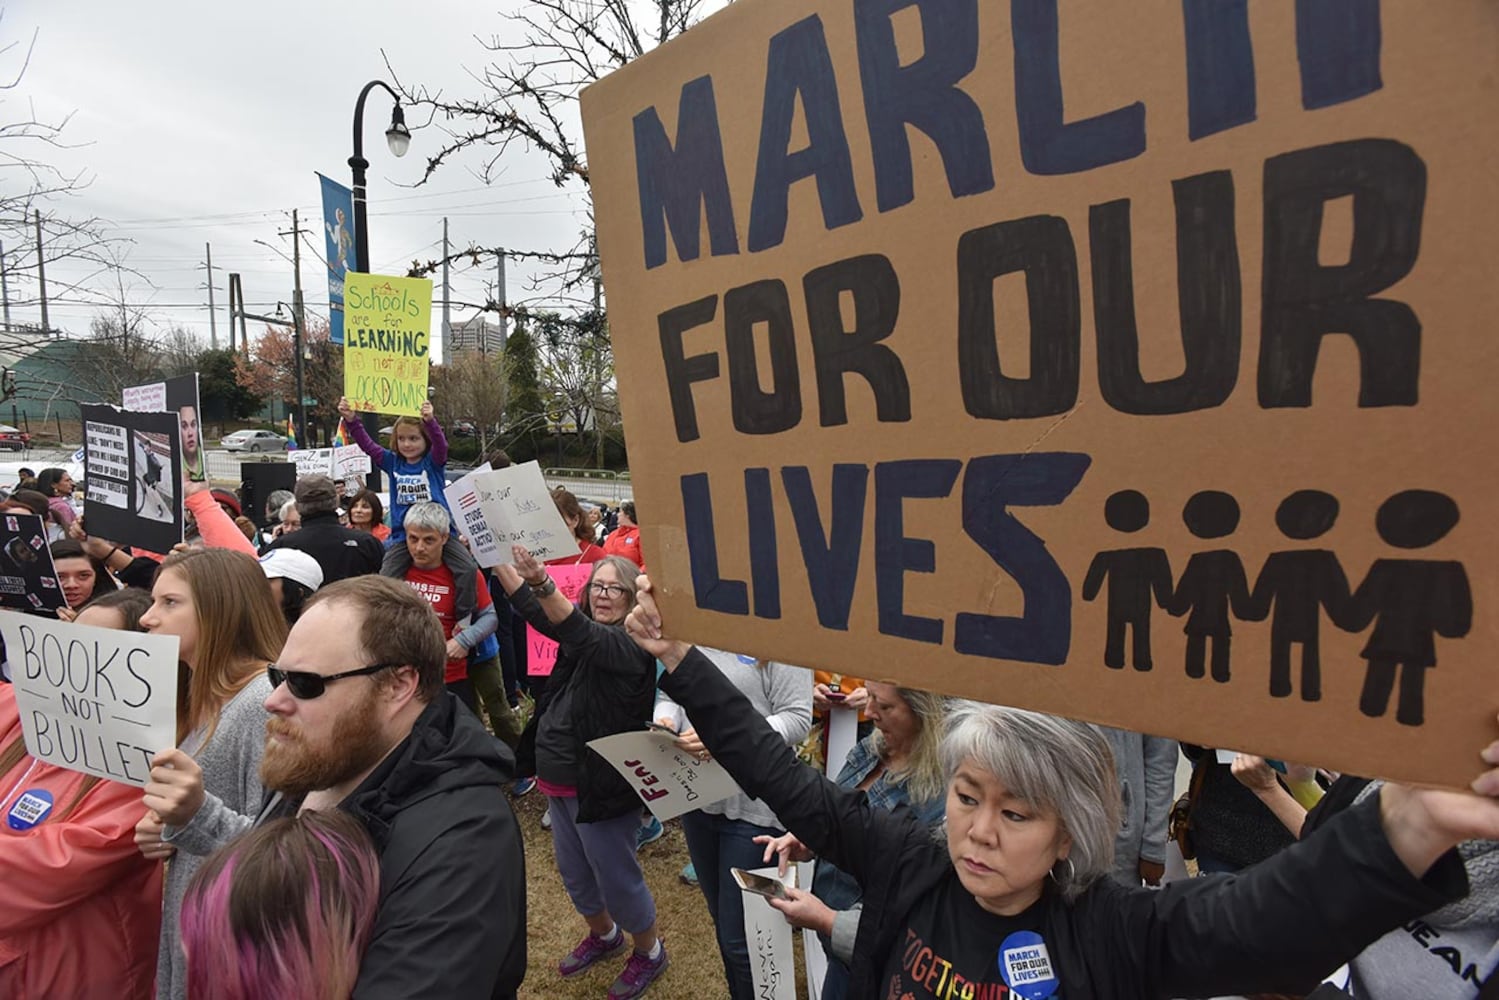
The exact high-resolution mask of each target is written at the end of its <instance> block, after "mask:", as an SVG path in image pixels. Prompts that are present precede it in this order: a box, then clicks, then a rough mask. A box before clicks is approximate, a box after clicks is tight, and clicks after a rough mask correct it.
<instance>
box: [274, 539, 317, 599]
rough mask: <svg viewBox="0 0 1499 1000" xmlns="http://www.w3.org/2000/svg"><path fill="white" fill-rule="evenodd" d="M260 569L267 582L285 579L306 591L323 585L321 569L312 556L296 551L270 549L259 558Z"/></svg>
mask: <svg viewBox="0 0 1499 1000" xmlns="http://www.w3.org/2000/svg"><path fill="white" fill-rule="evenodd" d="M260 568H261V569H263V570H265V578H266V579H267V580H275V579H277V578H278V577H285V578H286V579H288V580H292V581H295V582H296V583H300V584H301V585H302V586H304V587H306V588H307V589H308V590H317V589H318V588H319V587H321V586H322V585H323V567H321V566H319V565H318V562H317V560H316V559H314V558H312V556H310V555H308V554H307V553H305V552H300V551H298V550H297V549H272V550H271V551H269V552H267V553H266V554H265V555H263V556H261V557H260Z"/></svg>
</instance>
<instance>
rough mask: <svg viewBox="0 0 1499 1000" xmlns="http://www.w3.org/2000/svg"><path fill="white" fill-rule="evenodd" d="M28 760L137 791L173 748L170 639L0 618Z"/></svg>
mask: <svg viewBox="0 0 1499 1000" xmlns="http://www.w3.org/2000/svg"><path fill="white" fill-rule="evenodd" d="M0 634H3V635H4V637H5V652H6V656H7V658H8V659H9V660H10V667H11V680H12V681H13V683H14V684H15V692H16V704H17V706H18V707H19V709H20V711H21V730H22V732H23V734H24V735H25V738H26V749H27V751H28V752H29V753H30V754H31V755H32V756H33V757H35V758H37V759H38V760H44V761H46V762H47V763H49V764H56V765H57V766H58V767H65V768H68V769H69V770H72V771H81V772H83V773H84V774H92V775H94V776H96V777H99V778H108V779H109V780H111V781H122V782H125V783H126V784H130V785H142V786H144V785H145V783H146V780H147V778H148V777H149V775H150V771H151V758H152V756H154V755H155V754H156V753H158V752H160V751H162V750H165V749H167V748H168V747H173V746H176V745H177V637H176V636H163V635H147V634H146V633H144V632H121V631H117V630H115V629H105V628H95V627H93V626H91V625H75V624H71V623H68V622H60V621H49V620H47V619H45V618H36V617H33V616H30V615H23V614H17V613H16V612H14V611H4V612H0Z"/></svg>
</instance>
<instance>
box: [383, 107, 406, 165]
mask: <svg viewBox="0 0 1499 1000" xmlns="http://www.w3.org/2000/svg"><path fill="white" fill-rule="evenodd" d="M385 142H386V144H387V145H388V146H390V151H391V152H392V153H393V154H395V155H396V156H405V155H406V150H408V149H410V148H411V130H410V129H408V128H407V127H406V113H405V112H404V111H402V110H401V105H400V103H399V102H397V104H396V106H395V107H394V108H392V109H391V112H390V128H388V129H386V130H385Z"/></svg>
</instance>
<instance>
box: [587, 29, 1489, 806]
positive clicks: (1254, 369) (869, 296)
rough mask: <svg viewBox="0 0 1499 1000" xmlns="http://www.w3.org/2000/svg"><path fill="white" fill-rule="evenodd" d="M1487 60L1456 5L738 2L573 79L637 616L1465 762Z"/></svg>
mask: <svg viewBox="0 0 1499 1000" xmlns="http://www.w3.org/2000/svg"><path fill="white" fill-rule="evenodd" d="M944 10H947V8H944ZM1496 74H1499V7H1496V6H1495V4H1493V3H1492V2H1489V0H1452V2H1449V3H1444V4H1442V5H1441V16H1440V17H1433V16H1431V11H1430V10H1429V9H1428V8H1427V6H1425V5H1422V4H1413V3H1401V4H1396V3H1383V4H1381V3H1326V4H1312V3H1306V4H1301V3H1298V4H1274V3H1268V4H1243V3H1223V4H1199V3H1189V4H1182V3H1179V2H1176V0H1142V2H1140V3H1132V4H1117V3H1105V2H1102V0H1078V2H1075V3H1069V4H1056V3H1046V2H1032V0H1011V2H1007V3H989V4H981V3H978V2H977V0H959V2H958V3H957V4H956V5H955V6H952V8H951V10H950V11H948V12H947V13H946V14H944V15H943V16H942V17H940V18H939V17H938V16H937V15H936V14H935V13H934V12H933V11H932V10H929V9H928V8H927V7H926V6H925V5H918V6H907V7H899V8H895V7H889V6H882V7H881V6H876V7H870V6H868V5H860V4H847V3H834V2H831V0H744V2H740V3H735V4H732V5H730V6H729V7H727V8H725V9H724V10H722V11H721V12H719V13H717V14H715V15H714V16H712V17H710V18H708V19H707V20H705V21H704V22H702V23H701V24H700V25H698V26H697V27H694V28H693V29H692V30H691V31H690V32H688V33H687V34H686V35H685V36H684V37H682V38H680V39H677V40H675V41H673V42H671V43H669V44H667V45H664V46H662V47H661V48H659V49H657V50H655V51H653V52H650V53H648V54H646V55H645V56H644V57H642V58H640V59H638V60H636V61H634V62H632V63H631V64H629V65H628V66H625V67H624V68H623V69H621V70H618V71H616V72H615V73H614V74H612V75H611V76H609V77H607V78H605V79H604V80H602V81H601V82H599V83H597V84H594V85H593V86H592V87H590V88H589V89H588V90H587V91H585V92H584V94H583V104H582V111H583V119H584V127H585V131H586V135H587V141H588V154H589V162H590V163H591V164H593V165H594V168H595V169H594V172H593V173H592V175H591V177H592V194H593V198H594V207H595V210H596V212H597V222H598V240H599V249H600V254H601V260H602V265H603V274H604V281H605V287H606V291H607V293H608V302H609V321H610V329H611V330H612V335H613V342H614V351H615V363H616V373H617V377H618V383H619V389H620V399H621V406H622V414H623V422H624V426H625V428H626V434H627V436H628V445H629V449H630V457H631V460H632V464H633V465H634V467H635V469H636V470H638V471H637V472H636V474H635V476H634V480H633V486H634V489H635V491H636V495H637V497H638V499H639V501H640V509H641V511H642V512H643V514H644V518H643V525H642V527H643V529H644V530H643V531H642V535H643V536H644V538H645V543H646V547H647V552H646V556H647V562H648V564H649V565H650V567H651V569H652V571H653V572H652V575H653V577H654V578H655V579H656V581H657V582H658V585H659V586H660V588H661V594H662V598H663V602H664V611H665V614H666V619H667V621H668V622H669V623H670V624H671V627H672V629H673V630H674V631H675V632H676V633H677V634H679V635H683V636H691V637H692V638H693V639H695V640H697V641H701V642H704V643H708V644H712V645H714V646H718V647H721V648H725V649H735V650H743V651H744V652H746V653H751V654H754V655H756V656H764V657H777V658H782V659H787V660H791V661H794V662H797V663H807V664H815V665H817V666H819V667H823V668H826V669H831V670H850V671H859V670H862V671H865V672H866V673H867V671H868V668H869V665H870V664H871V663H876V664H881V665H883V666H882V669H884V670H886V671H887V672H888V673H889V675H890V679H896V680H901V681H905V682H909V683H913V684H919V685H920V686H922V687H928V688H934V689H937V690H940V691H943V692H947V693H951V694H959V695H966V696H970V697H974V698H980V699H984V700H988V701H999V702H1007V703H1011V704H1016V705H1020V706H1024V707H1027V708H1033V709H1039V710H1043V711H1049V712H1055V713H1060V714H1064V715H1070V716H1074V717H1079V718H1083V719H1089V720H1092V721H1096V722H1101V723H1107V724H1110V725H1115V726H1121V727H1125V728H1128V729H1133V730H1137V731H1142V732H1148V733H1159V734H1162V735H1170V736H1175V737H1178V738H1182V739H1187V740H1191V741H1194V742H1197V743H1203V744H1206V745H1209V746H1222V745H1230V746H1244V747H1251V748H1254V749H1256V750H1259V751H1261V752H1263V753H1265V754H1266V755H1267V756H1272V757H1277V758H1280V759H1284V760H1293V761H1299V762H1300V761H1304V762H1307V763H1314V764H1319V765H1323V766H1327V767H1331V768H1334V769H1337V770H1341V771H1348V772H1351V773H1357V774H1375V775H1379V776H1383V777H1389V778H1397V779H1407V780H1421V781H1433V782H1439V783H1443V784H1448V785H1453V786H1466V784H1467V783H1468V782H1469V781H1470V780H1471V779H1472V778H1473V777H1475V776H1476V773H1477V768H1478V766H1479V762H1478V758H1477V756H1476V755H1477V752H1478V750H1479V749H1480V748H1482V747H1483V746H1485V745H1487V744H1488V743H1489V742H1490V741H1491V740H1492V739H1494V737H1495V735H1496V732H1499V729H1496V725H1495V713H1496V709H1499V694H1496V692H1499V662H1496V661H1495V659H1494V657H1493V656H1492V655H1490V651H1491V650H1492V649H1493V648H1494V645H1495V640H1496V639H1499V615H1496V610H1499V522H1495V521H1494V519H1493V518H1492V517H1490V516H1489V510H1490V508H1491V506H1492V497H1493V493H1494V489H1495V485H1496V480H1499V474H1496V472H1495V470H1496V468H1499V465H1496V463H1495V462H1494V461H1492V447H1491V445H1490V444H1489V441H1488V436H1487V433H1486V429H1487V428H1490V427H1493V426H1499V394H1496V393H1495V392H1494V391H1493V384H1494V382H1495V379H1496V377H1499V339H1496V338H1495V337H1494V336H1493V335H1492V331H1491V330H1490V329H1489V325H1490V323H1489V317H1491V316H1492V315H1494V314H1495V312H1496V308H1499V285H1496V284H1495V282H1494V281H1493V276H1492V273H1491V272H1492V262H1493V261H1494V260H1495V259H1496V258H1499V193H1496V191H1495V188H1494V185H1493V183H1492V178H1493V164H1494V163H1495V162H1496V159H1499V131H1496V130H1494V129H1492V128H1487V127H1480V125H1479V122H1480V121H1485V120H1487V116H1488V114H1489V112H1490V111H1491V109H1492V107H1493V93H1492V89H1491V87H1490V85H1489V81H1491V80H1493V79H1494V78H1495V76H1496Z"/></svg>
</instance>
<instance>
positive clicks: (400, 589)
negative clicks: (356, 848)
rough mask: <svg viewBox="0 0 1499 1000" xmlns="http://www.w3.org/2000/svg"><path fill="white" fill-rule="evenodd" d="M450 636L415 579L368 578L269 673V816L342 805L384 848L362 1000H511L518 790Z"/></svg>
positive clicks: (297, 637)
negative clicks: (470, 697)
mask: <svg viewBox="0 0 1499 1000" xmlns="http://www.w3.org/2000/svg"><path fill="white" fill-rule="evenodd" d="M446 661H447V654H446V641H445V637H444V635H443V632H442V627H441V625H439V624H438V620H437V616H436V615H435V614H434V613H433V611H432V608H431V606H430V604H429V603H428V602H427V601H426V600H425V599H423V598H422V597H421V596H420V595H419V594H417V593H416V592H415V591H414V590H412V589H411V588H410V587H408V586H407V585H406V584H405V583H402V582H400V581H398V580H392V579H387V578H384V577H379V576H359V577H354V578H351V579H347V580H342V581H339V582H337V583H334V584H331V585H330V586H328V587H325V588H324V589H322V590H320V591H318V593H317V594H316V595H314V596H313V597H312V599H311V600H309V601H308V603H307V605H306V607H305V608H304V610H303V612H302V617H301V618H300V619H298V621H297V624H296V626H295V627H294V628H293V629H292V631H291V634H290V635H289V636H288V637H287V640H286V646H285V648H284V649H283V651H282V654H281V660H280V662H279V663H277V664H276V665H275V666H273V667H271V668H270V671H269V672H270V677H271V683H272V684H273V685H275V689H274V690H273V691H272V692H271V694H270V697H268V698H267V699H266V702H265V707H266V711H268V712H270V713H271V718H270V720H269V721H268V722H267V723H266V732H267V739H266V747H265V757H264V760H263V761H262V764H261V782H262V784H264V786H265V788H266V789H267V790H268V791H270V792H272V793H273V794H272V795H271V798H270V799H269V800H268V802H267V804H266V807H265V809H264V810H263V811H262V813H261V817H260V820H259V821H258V822H265V821H266V820H268V819H271V818H274V817H277V816H291V815H295V814H297V813H300V812H302V811H303V810H307V809H319V810H326V809H342V810H343V811H345V812H347V813H349V814H351V815H353V816H355V817H357V818H358V819H359V820H360V821H361V822H363V823H364V825H365V827H366V828H367V829H368V830H369V832H370V836H371V837H372V838H373V839H374V841H375V846H376V848H377V849H378V851H379V853H380V910H379V914H378V916H377V917H376V920H375V931H374V936H373V937H372V939H371V941H370V945H369V949H368V950H367V951H366V952H365V955H364V961H363V963H362V964H361V966H360V970H359V981H358V985H356V986H355V988H354V997H355V998H356V1000H370V998H385V997H390V998H397V997H402V998H405V997H414V996H434V997H444V998H448V997H454V998H472V1000H490V998H493V1000H502V998H513V997H514V996H515V995H516V991H517V990H518V989H519V988H520V984H521V980H522V978H523V977H524V975H525V968H526V874H525V859H524V856H523V853H522V844H521V835H520V828H519V826H518V825H517V823H516V820H515V814H514V813H513V812H512V811H511V809H510V804H509V801H508V799H507V798H506V796H505V788H506V786H507V784H508V783H509V781H510V780H511V775H512V772H513V771H514V766H515V760H514V757H513V756H512V755H511V753H510V751H509V749H508V748H506V747H505V746H504V745H503V744H501V743H499V742H498V741H497V740H495V739H494V738H493V737H492V736H490V735H489V733H488V732H486V731H485V729H484V727H483V724H482V723H480V722H479V720H478V719H477V718H475V717H474V715H473V713H472V712H470V711H468V710H467V709H465V708H463V707H462V705H461V704H460V703H459V701H458V699H457V698H455V697H454V696H453V695H452V694H449V693H448V692H447V691H446V690H445V688H444V686H443V669H444V666H445V664H446Z"/></svg>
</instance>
